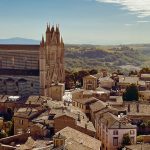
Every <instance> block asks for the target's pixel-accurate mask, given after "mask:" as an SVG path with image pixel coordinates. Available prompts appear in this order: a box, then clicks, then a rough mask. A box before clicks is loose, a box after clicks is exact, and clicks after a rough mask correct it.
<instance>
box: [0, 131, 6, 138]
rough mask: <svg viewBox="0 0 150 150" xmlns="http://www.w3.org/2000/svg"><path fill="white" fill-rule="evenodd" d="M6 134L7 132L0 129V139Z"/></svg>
mask: <svg viewBox="0 0 150 150" xmlns="http://www.w3.org/2000/svg"><path fill="white" fill-rule="evenodd" d="M6 136H7V133H6V132H5V131H4V130H1V131H0V139H1V138H5V137H6Z"/></svg>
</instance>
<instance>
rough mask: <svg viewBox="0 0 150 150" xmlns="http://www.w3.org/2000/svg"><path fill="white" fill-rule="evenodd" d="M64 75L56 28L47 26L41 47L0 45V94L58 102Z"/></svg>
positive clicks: (59, 40) (62, 45) (61, 43)
mask: <svg viewBox="0 0 150 150" xmlns="http://www.w3.org/2000/svg"><path fill="white" fill-rule="evenodd" d="M64 72H65V71H64V43H63V39H62V38H60V31H59V27H58V26H56V27H54V26H52V27H51V28H50V25H47V29H46V39H45V40H44V37H42V41H41V43H40V45H4V44H1V45H0V94H4V95H21V96H24V95H39V94H40V95H43V96H49V97H52V98H53V97H54V99H56V100H61V97H62V95H63V90H64V86H63V84H60V83H64V78H65V77H64V76H65V75H64ZM52 93H57V94H55V95H54V94H53V95H52Z"/></svg>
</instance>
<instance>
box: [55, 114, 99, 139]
mask: <svg viewBox="0 0 150 150" xmlns="http://www.w3.org/2000/svg"><path fill="white" fill-rule="evenodd" d="M67 126H68V127H71V128H74V129H76V130H78V131H81V132H83V133H85V134H87V135H90V136H92V137H95V134H96V131H95V128H94V126H93V124H92V122H90V121H89V120H88V118H86V116H83V115H81V114H75V113H71V112H64V113H61V114H56V115H55V117H54V129H55V133H56V132H58V131H60V130H62V129H64V128H65V127H67Z"/></svg>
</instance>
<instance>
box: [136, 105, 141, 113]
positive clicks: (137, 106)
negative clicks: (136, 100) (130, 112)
mask: <svg viewBox="0 0 150 150" xmlns="http://www.w3.org/2000/svg"><path fill="white" fill-rule="evenodd" d="M136 108H137V113H139V112H140V110H139V104H137V105H136Z"/></svg>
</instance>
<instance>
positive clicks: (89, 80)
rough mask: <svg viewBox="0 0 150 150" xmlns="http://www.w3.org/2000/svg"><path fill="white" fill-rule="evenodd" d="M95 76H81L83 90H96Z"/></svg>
mask: <svg viewBox="0 0 150 150" xmlns="http://www.w3.org/2000/svg"><path fill="white" fill-rule="evenodd" d="M96 88H97V78H96V77H95V76H93V75H88V76H85V77H83V89H85V90H96Z"/></svg>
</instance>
